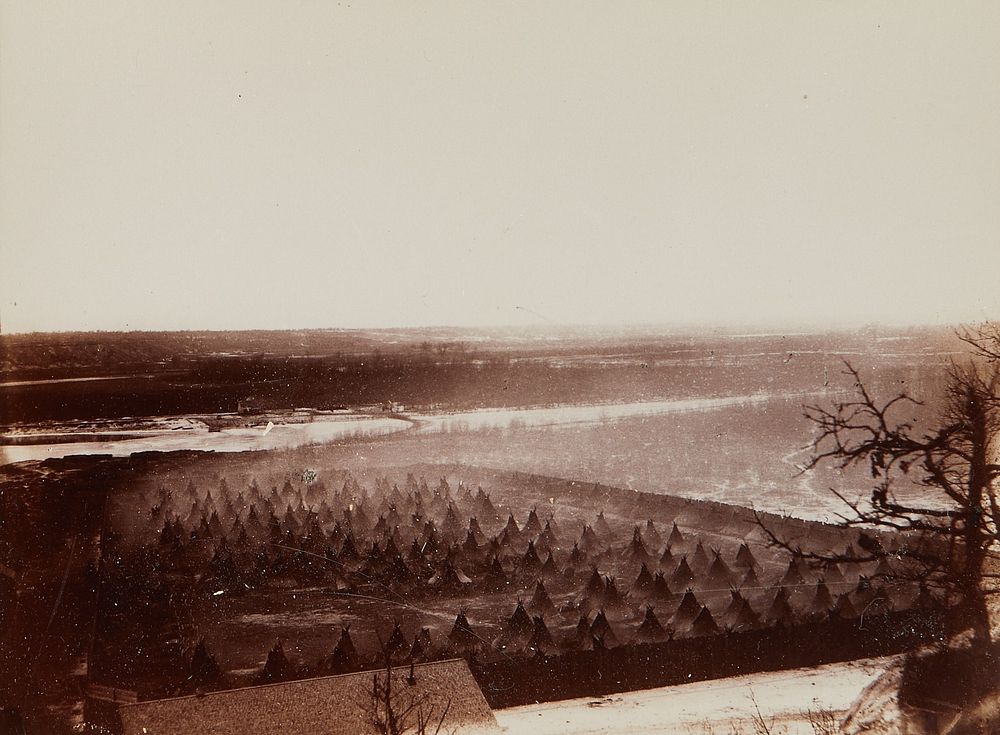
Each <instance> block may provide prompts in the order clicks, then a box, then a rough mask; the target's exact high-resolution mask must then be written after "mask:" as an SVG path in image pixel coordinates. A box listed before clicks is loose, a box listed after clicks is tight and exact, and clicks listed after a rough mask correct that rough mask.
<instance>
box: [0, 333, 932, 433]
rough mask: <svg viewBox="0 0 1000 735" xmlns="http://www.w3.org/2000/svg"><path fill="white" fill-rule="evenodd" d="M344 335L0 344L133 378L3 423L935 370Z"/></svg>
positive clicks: (856, 345)
mask: <svg viewBox="0 0 1000 735" xmlns="http://www.w3.org/2000/svg"><path fill="white" fill-rule="evenodd" d="M344 334H345V333H342V332H329V333H327V332H309V333H296V332H264V333H258V332H241V333H169V334H156V335H144V334H138V335H133V334H117V333H112V334H106V335H105V334H79V335H15V336H12V337H4V338H0V339H2V340H3V341H2V342H0V350H2V352H0V357H2V358H3V365H4V374H3V381H20V380H45V379H58V378H65V377H80V376H101V375H105V376H130V377H120V378H116V379H110V380H95V381H87V382H66V383H44V384H35V385H20V386H5V387H0V391H2V394H0V407H2V414H0V423H3V424H11V423H19V422H24V423H28V422H37V421H47V420H68V419H99V418H117V417H121V416H132V417H141V416H156V415H177V414H190V413H195V414H197V413H220V412H232V411H236V410H237V408H238V407H239V406H240V405H241V403H242V404H244V405H246V404H248V403H249V404H251V405H253V406H254V407H255V408H257V409H262V410H271V409H287V408H293V407H311V408H319V409H324V408H334V407H338V406H364V405H372V404H378V403H383V402H386V401H393V402H396V403H401V404H403V405H404V406H406V407H422V408H429V407H439V408H449V409H465V408H476V407H485V406H490V407H493V406H498V407H502V406H530V405H547V404H553V403H581V402H608V401H635V400H652V399H664V398H686V397H695V396H697V397H706V396H718V395H733V394H741V393H754V392H758V391H761V392H769V391H777V392H788V391H796V390H815V389H817V388H819V387H822V386H824V385H826V384H829V383H834V384H836V382H837V381H838V379H839V377H840V376H839V371H840V370H841V368H842V364H841V362H840V359H841V355H843V354H853V355H854V357H853V358H852V359H855V360H856V361H858V362H859V363H861V365H862V367H871V368H872V369H874V370H876V371H877V373H878V378H879V379H880V380H885V381H905V383H906V384H907V387H908V388H910V389H911V390H915V391H916V390H918V389H919V388H920V383H922V382H924V381H925V380H927V379H929V376H931V375H932V374H933V373H935V372H940V370H939V368H940V363H941V362H942V360H941V359H940V358H937V357H934V356H930V357H928V356H925V355H924V350H925V349H926V344H927V343H925V342H924V341H922V340H920V341H913V340H914V339H915V338H907V339H906V340H904V342H905V344H902V346H901V343H897V342H893V343H892V347H891V349H892V350H893V351H894V352H892V353H891V354H889V355H887V356H886V355H883V354H882V353H881V350H882V349H883V348H882V346H880V345H879V344H877V343H875V342H873V341H872V340H871V338H870V337H865V336H864V335H859V334H851V335H839V337H831V336H829V335H828V336H826V337H821V336H818V335H814V336H811V337H804V336H800V337H794V338H788V339H784V338H781V337H761V338H754V339H752V340H736V339H732V338H729V339H722V338H714V340H713V339H709V338H705V339H703V340H698V341H694V340H691V339H678V338H674V339H669V338H661V339H659V340H658V341H651V340H646V341H645V342H643V343H638V344H633V343H627V342H626V341H625V340H624V338H623V339H621V340H618V341H610V342H609V341H607V340H604V341H600V342H595V343H592V344H589V345H584V344H582V343H579V342H574V343H568V342H558V343H555V344H549V345H547V346H546V347H545V348H544V349H543V348H537V347H536V348H533V349H525V348H523V345H522V347H521V348H518V349H508V348H507V347H503V348H502V349H501V348H498V347H497V346H496V345H486V346H484V345H476V346H475V347H472V346H470V345H469V344H467V343H464V342H461V341H455V340H442V341H438V342H431V341H428V340H422V341H416V342H409V343H405V342H404V343H400V344H387V343H382V342H376V341H375V340H373V339H372V338H371V336H370V335H369V334H368V333H359V334H360V336H354V337H352V338H351V339H347V338H346V337H345V336H344ZM939 336H940V335H939ZM504 344H505V345H506V343H504ZM887 349H888V348H887ZM236 353H239V354H236ZM915 384H916V385H915Z"/></svg>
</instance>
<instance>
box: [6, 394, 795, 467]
mask: <svg viewBox="0 0 1000 735" xmlns="http://www.w3.org/2000/svg"><path fill="white" fill-rule="evenodd" d="M778 397H781V398H788V397H790V396H789V395H788V394H781V395H780V396H778V395H770V394H754V395H740V396H725V397H721V398H694V399H680V400H669V401H644V402H635V403H615V404H601V405H568V406H554V407H546V408H513V409H511V408H504V409H481V410H476V411H463V412H454V413H423V414H421V413H412V414H406V415H405V417H395V416H393V417H389V416H384V417H383V416H359V415H355V416H316V417H315V418H314V420H312V421H309V422H305V423H287V424H276V425H274V426H273V427H272V428H270V429H269V430H268V429H267V428H266V427H264V426H261V427H254V428H231V429H223V430H221V431H214V432H210V431H208V430H207V428H205V429H198V428H188V429H181V430H177V429H174V430H164V431H163V432H162V433H150V434H148V435H146V436H142V437H138V438H129V439H110V440H107V441H93V440H89V441H80V442H69V443H66V442H63V443H57V444H31V445H8V446H0V465H4V464H10V463H13V462H22V461H25V460H43V459H52V458H58V457H68V456H79V455H88V454H105V455H111V456H115V457H127V456H129V455H131V454H136V453H138V452H151V451H158V452H172V451H179V450H201V451H213V452H251V451H260V450H267V449H291V448H295V447H301V446H306V445H311V444H329V443H335V442H348V441H351V440H353V439H359V438H365V439H368V438H371V437H377V436H383V435H386V434H393V433H396V432H400V431H413V432H417V433H441V432H465V431H478V430H483V429H496V428H501V429H503V428H507V429H510V428H517V427H542V426H550V427H559V426H580V425H585V424H596V423H603V422H609V421H617V420H622V419H628V418H641V417H644V416H656V415H661V414H667V413H679V412H688V411H706V410H713V409H720V408H725V407H727V406H736V405H752V404H758V403H766V402H767V401H769V400H771V399H772V398H778Z"/></svg>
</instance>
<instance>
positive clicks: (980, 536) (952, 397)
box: [757, 324, 1000, 643]
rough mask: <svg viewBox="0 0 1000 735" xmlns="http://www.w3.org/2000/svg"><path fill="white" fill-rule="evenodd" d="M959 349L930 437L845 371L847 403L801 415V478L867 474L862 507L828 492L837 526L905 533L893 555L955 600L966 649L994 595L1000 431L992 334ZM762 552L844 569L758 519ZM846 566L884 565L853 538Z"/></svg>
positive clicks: (904, 403)
mask: <svg viewBox="0 0 1000 735" xmlns="http://www.w3.org/2000/svg"><path fill="white" fill-rule="evenodd" d="M959 337H960V339H962V340H963V341H965V342H966V343H967V344H968V345H970V347H971V348H972V349H971V354H970V356H969V357H968V359H966V360H965V361H963V362H961V363H953V364H952V365H951V366H950V368H949V370H948V376H947V377H948V380H947V387H946V395H944V396H943V397H942V398H943V401H942V404H943V405H942V407H941V408H940V409H939V416H938V417H937V419H936V420H935V422H934V424H933V426H932V428H930V429H919V428H918V427H917V425H916V421H915V420H913V419H912V418H908V416H912V409H913V408H914V407H917V406H922V405H923V404H922V402H921V401H918V400H917V399H915V398H913V397H911V396H910V395H909V394H907V393H906V392H900V393H898V394H896V395H894V396H892V397H891V398H889V399H888V400H886V401H884V402H881V401H879V400H877V399H876V397H875V396H874V395H873V394H872V393H871V391H870V390H869V388H868V387H867V386H866V385H865V383H864V381H863V380H862V378H861V375H860V374H859V372H858V371H857V370H856V369H855V368H854V367H853V366H851V365H850V364H849V363H845V364H846V366H847V369H846V374H847V375H849V376H850V377H851V378H852V379H853V381H854V387H855V392H856V395H855V398H854V399H853V400H849V401H844V402H841V403H837V404H835V405H834V406H833V407H830V408H827V407H822V406H809V407H807V408H806V417H807V418H808V419H809V420H810V421H812V422H813V424H814V425H815V427H816V428H817V435H816V438H815V440H814V441H813V443H812V449H813V453H812V456H811V458H810V459H809V461H808V462H807V463H806V465H805V467H804V469H803V471H809V470H812V469H815V468H816V467H818V466H819V465H821V464H823V463H832V464H833V465H835V466H836V467H838V468H841V469H843V468H848V467H851V466H857V465H861V466H867V469H868V471H869V472H870V474H871V479H872V483H873V484H872V488H871V491H870V495H869V496H868V498H867V499H866V500H864V501H852V500H850V499H848V497H846V495H845V494H844V492H842V491H838V490H836V489H831V492H833V493H834V494H835V495H836V496H837V497H838V498H840V499H841V500H842V501H843V502H844V504H845V505H846V506H847V508H848V511H847V512H845V513H844V514H842V515H841V519H842V522H843V524H844V525H845V526H859V527H863V528H870V529H884V530H891V531H901V532H906V536H907V537H908V540H907V541H906V542H905V543H903V544H902V545H901V546H900V548H899V549H898V550H897V551H896V554H897V555H898V556H900V557H905V558H906V559H908V560H910V561H913V562H915V563H916V564H917V565H918V568H919V570H920V572H919V576H920V578H921V579H922V581H924V582H925V583H927V584H933V585H937V586H939V587H940V588H942V589H944V591H945V592H946V593H947V594H949V595H953V596H954V597H955V598H957V600H956V601H957V602H958V603H959V608H960V609H961V610H963V611H964V612H965V613H967V618H966V619H965V620H964V621H963V622H965V623H966V624H967V625H968V626H969V627H971V628H972V630H973V634H974V636H975V639H976V640H977V641H979V642H981V643H989V641H990V621H989V613H988V608H987V605H986V597H987V595H989V594H992V593H995V592H996V591H997V590H996V589H995V588H994V587H993V586H992V585H991V583H990V580H992V579H994V578H995V577H996V575H995V574H994V573H993V572H992V571H990V570H989V569H987V566H986V562H987V560H988V559H989V557H990V555H991V552H992V551H993V550H994V548H995V547H996V544H997V541H998V531H1000V505H998V502H997V496H996V487H995V485H996V480H997V477H998V476H1000V465H998V464H997V463H996V462H997V459H996V456H997V455H996V452H997V449H998V446H997V438H998V429H1000V396H998V387H1000V326H998V325H995V324H987V325H984V326H982V327H979V328H976V329H974V330H965V331H963V332H961V333H960V334H959ZM757 520H758V524H759V525H760V527H761V528H762V529H763V530H764V532H765V534H766V535H767V537H768V539H769V541H770V543H771V544H772V545H775V546H779V547H781V548H784V549H786V550H787V551H789V552H791V553H792V554H794V555H796V556H798V557H800V558H805V559H807V560H811V561H814V562H818V563H823V562H837V561H844V560H845V557H844V556H843V555H837V554H826V553H820V552H816V551H807V550H804V549H802V548H801V547H800V546H798V545H796V544H793V543H791V542H790V541H788V540H787V539H782V538H779V536H778V534H777V533H775V532H774V530H773V529H771V528H770V527H769V526H768V524H767V522H766V521H764V520H763V519H762V517H761V516H760V515H758V516H757ZM860 545H861V546H862V547H863V548H862V551H861V552H860V553H858V554H857V555H856V556H854V557H852V560H855V561H868V560H875V559H878V558H880V557H882V556H884V555H885V553H886V552H885V550H884V549H883V548H882V547H881V545H880V543H879V542H878V540H877V539H876V538H875V537H874V536H871V535H862V536H861V539H860Z"/></svg>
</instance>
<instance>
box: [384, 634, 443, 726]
mask: <svg viewBox="0 0 1000 735" xmlns="http://www.w3.org/2000/svg"><path fill="white" fill-rule="evenodd" d="M379 644H380V645H381V648H382V654H383V660H384V668H383V669H382V670H380V671H375V672H373V673H372V685H371V689H370V690H369V692H368V695H369V697H368V703H367V708H368V712H369V714H370V716H371V722H372V724H373V725H374V727H375V731H376V732H378V733H379V734H380V735H442V733H443V732H445V731H443V730H442V728H443V727H444V721H445V719H446V718H447V716H448V712H449V711H450V710H451V699H450V698H446V699H443V700H442V701H440V702H439V701H437V700H436V698H435V697H432V696H431V694H430V693H429V692H418V691H417V690H416V689H415V687H416V686H417V677H416V673H415V670H414V665H413V661H412V660H411V661H410V671H409V674H408V675H407V676H406V677H405V678H403V677H402V676H401V675H400V674H399V673H398V671H397V670H396V669H395V667H393V664H392V656H391V655H390V651H389V648H388V646H387V645H386V644H385V643H383V642H382V638H381V636H379Z"/></svg>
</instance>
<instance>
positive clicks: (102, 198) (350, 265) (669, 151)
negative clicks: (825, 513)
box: [0, 0, 1000, 332]
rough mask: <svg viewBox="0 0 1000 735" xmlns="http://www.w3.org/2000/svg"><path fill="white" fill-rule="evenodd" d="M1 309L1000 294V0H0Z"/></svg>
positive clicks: (815, 304) (904, 317)
mask: <svg viewBox="0 0 1000 735" xmlns="http://www.w3.org/2000/svg"><path fill="white" fill-rule="evenodd" d="M0 247H2V252H0V328H2V330H3V331H4V332H16V331H30V330H68V329H87V330H89V329H196V328H251V327H253V328H283V327H289V328H291V327H366V326H371V327H378V326H421V325H441V324H444V325H447V324H454V325H472V326H477V325H494V324H495V325H511V324H513V325H517V324H529V323H550V322H551V323H573V324H579V323H614V322H625V323H632V322H672V323H716V324H729V323H737V322H738V323H754V322H759V323H800V322H823V323H832V324H838V325H848V324H853V323H866V322H872V321H882V322H889V323H896V322H912V323H925V322H956V321H969V320H979V319H983V318H987V317H993V318H996V317H1000V295H998V290H997V288H996V284H997V274H998V272H1000V4H998V3H996V2H984V3H942V2H933V3H918V2H909V1H908V2H900V1H899V0H893V1H892V2H888V3H875V2H822V3H820V2H798V1H796V2H776V1H770V2H756V3H749V2H748V3H730V2H724V3H706V2H700V1H699V2H695V1H693V0H692V1H691V2H666V1H659V2H653V3H637V2H631V3H628V2H608V3H597V2H570V1H569V0H563V1H562V2H552V3H539V2H528V3H498V2H481V3H464V2H454V3H438V2H425V3H414V2H400V3H368V2H350V3H348V2H342V3H335V2H287V1H282V2H273V3H264V2H248V1H247V0H239V1H238V2H218V1H215V2H207V1H205V0H199V1H197V2H190V3H181V2H170V3H163V2H143V3H140V2H134V1H131V2H102V3H79V2H65V3H48V2H39V1H38V0H25V2H7V1H3V2H0Z"/></svg>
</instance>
